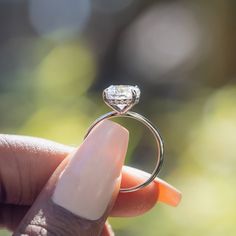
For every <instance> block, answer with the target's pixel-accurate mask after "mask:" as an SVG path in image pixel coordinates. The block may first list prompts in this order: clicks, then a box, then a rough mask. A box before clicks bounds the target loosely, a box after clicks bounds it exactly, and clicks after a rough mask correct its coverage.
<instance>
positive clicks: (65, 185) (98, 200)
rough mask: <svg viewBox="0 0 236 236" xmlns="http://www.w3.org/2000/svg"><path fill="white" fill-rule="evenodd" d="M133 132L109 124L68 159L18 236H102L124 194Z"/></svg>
mask: <svg viewBox="0 0 236 236" xmlns="http://www.w3.org/2000/svg"><path fill="white" fill-rule="evenodd" d="M127 146H128V131H127V130H125V129H124V128H123V127H121V126H120V125H118V124H115V123H113V122H111V121H104V122H102V123H101V124H100V125H98V126H97V127H95V129H94V130H93V131H92V133H91V134H90V135H89V136H88V137H87V138H86V140H85V141H84V142H83V144H82V145H81V146H80V147H79V148H78V149H77V150H76V151H75V152H74V153H72V154H71V155H70V157H69V158H66V159H65V161H63V162H62V164H61V165H60V166H59V167H58V168H57V170H56V171H55V172H54V174H53V175H52V177H51V178H50V180H49V181H48V183H47V185H46V186H45V188H44V189H43V191H42V192H41V194H40V195H39V197H38V198H37V200H36V201H35V203H34V204H33V206H32V207H31V208H30V210H29V211H28V213H27V214H26V216H25V217H24V219H23V220H22V222H21V224H20V226H19V227H18V229H17V230H16V232H15V233H14V235H25V234H26V235H60V236H70V235H73V236H76V235H84V236H87V235H100V233H101V232H102V230H103V228H104V225H105V221H106V219H107V217H108V215H109V212H110V210H111V208H112V206H113V204H114V201H115V199H116V196H117V194H118V191H119V188H120V180H121V177H120V176H121V169H122V166H123V162H124V158H125V154H126V150H127Z"/></svg>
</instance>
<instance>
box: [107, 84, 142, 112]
mask: <svg viewBox="0 0 236 236" xmlns="http://www.w3.org/2000/svg"><path fill="white" fill-rule="evenodd" d="M103 98H104V101H105V103H106V104H107V105H108V106H110V107H111V108H112V109H114V110H115V111H117V112H119V113H125V112H127V111H128V110H130V109H131V107H133V106H134V105H135V104H137V103H138V102H139V98H140V89H139V88H138V86H131V85H111V86H110V87H108V88H106V89H105V90H104V91H103Z"/></svg>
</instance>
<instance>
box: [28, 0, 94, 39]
mask: <svg viewBox="0 0 236 236" xmlns="http://www.w3.org/2000/svg"><path fill="white" fill-rule="evenodd" d="M90 7H91V6H90V1H87V0H41V1H37V0H30V2H29V15H30V20H31V23H32V25H33V26H34V28H35V30H36V31H37V32H38V33H39V35H41V36H43V37H49V38H52V39H54V40H65V39H71V38H73V37H75V36H76V35H77V34H78V33H80V32H81V31H82V30H83V29H84V28H85V26H86V23H87V21H88V19H89V16H90V10H91V9H90Z"/></svg>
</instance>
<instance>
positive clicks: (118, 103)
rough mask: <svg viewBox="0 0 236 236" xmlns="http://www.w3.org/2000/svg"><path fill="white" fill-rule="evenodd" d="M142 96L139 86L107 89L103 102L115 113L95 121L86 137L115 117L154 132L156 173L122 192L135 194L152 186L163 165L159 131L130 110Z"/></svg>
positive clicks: (104, 92)
mask: <svg viewBox="0 0 236 236" xmlns="http://www.w3.org/2000/svg"><path fill="white" fill-rule="evenodd" d="M140 94H141V93H140V89H139V88H138V86H131V85H111V86H109V87H108V88H106V89H105V90H104V91H103V100H104V102H105V103H106V104H107V105H108V106H109V107H111V108H112V109H113V111H112V112H109V113H106V114H105V115H103V116H101V117H99V118H98V119H97V120H95V122H94V123H93V124H92V125H91V126H90V128H89V129H88V132H87V134H86V135H85V138H86V137H87V136H88V134H89V133H90V132H91V130H92V129H93V128H94V127H95V126H96V125H97V124H98V123H100V122H101V121H103V120H106V119H111V118H114V117H128V118H133V119H135V120H138V121H140V122H141V123H143V124H144V125H145V126H146V127H148V129H149V130H150V131H151V132H152V134H153V136H154V138H155V141H156V144H157V163H156V166H155V169H154V171H153V172H152V174H151V175H150V177H149V178H148V179H147V180H146V181H145V182H144V183H142V184H140V185H137V186H134V187H130V188H121V189H120V192H134V191H137V190H139V189H141V188H144V187H145V186H147V185H148V184H150V183H151V182H152V181H153V180H154V179H155V178H156V176H157V175H158V173H159V172H160V169H161V166H162V163H163V142H162V139H161V136H160V134H159V133H158V131H157V129H156V128H155V127H154V125H153V124H152V123H151V122H150V121H149V120H148V119H147V118H145V117H144V116H142V115H140V114H138V113H135V112H131V111H130V109H131V108H132V107H133V106H134V105H136V104H137V103H138V102H139V98H140Z"/></svg>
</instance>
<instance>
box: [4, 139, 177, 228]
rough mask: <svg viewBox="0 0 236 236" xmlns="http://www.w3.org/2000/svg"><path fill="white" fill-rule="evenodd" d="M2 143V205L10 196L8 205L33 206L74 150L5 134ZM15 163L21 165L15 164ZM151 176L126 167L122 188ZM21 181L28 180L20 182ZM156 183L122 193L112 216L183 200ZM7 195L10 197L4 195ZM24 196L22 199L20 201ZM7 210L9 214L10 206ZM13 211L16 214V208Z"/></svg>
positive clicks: (143, 210) (39, 140) (129, 213)
mask: <svg viewBox="0 0 236 236" xmlns="http://www.w3.org/2000/svg"><path fill="white" fill-rule="evenodd" d="M0 140H1V141H0V202H1V199H3V198H1V196H2V195H5V196H8V197H7V199H8V201H7V202H8V203H13V204H16V203H18V202H21V203H24V204H27V205H30V204H31V203H32V202H33V201H34V200H35V198H36V197H37V195H38V193H39V192H40V191H41V189H42V186H44V185H45V183H46V181H47V180H48V178H49V177H50V176H51V174H52V172H53V171H54V170H55V168H56V167H57V166H58V165H59V164H60V163H61V161H62V160H63V159H64V158H65V156H66V155H67V154H68V152H69V151H71V150H73V148H70V147H67V146H64V145H61V144H58V143H55V142H51V141H47V140H43V139H38V138H29V137H22V136H11V135H4V136H0ZM3 140H4V141H3ZM15 162H18V164H17V165H15ZM18 167H20V168H18ZM26 167H27V168H26ZM19 176H20V177H21V178H19ZM147 177H148V174H147V173H145V172H142V171H138V170H137V169H134V168H124V169H123V177H122V187H125V186H126V187H128V186H134V185H137V184H140V183H141V182H144V181H145V179H146V178H147ZM21 179H22V180H26V181H19V180H21ZM29 180H30V181H29ZM154 182H155V183H156V184H155V186H154V184H153V183H151V184H150V185H149V186H148V187H146V188H144V189H143V190H140V191H137V192H134V193H126V194H119V196H118V198H117V201H116V204H115V206H114V209H113V210H112V215H113V216H135V215H139V214H142V213H144V212H146V211H147V210H149V209H150V208H151V207H153V206H154V205H155V203H156V200H158V201H162V202H165V203H167V204H170V205H177V204H178V202H179V201H180V197H181V195H180V193H179V191H177V190H176V189H175V188H173V187H172V186H170V185H168V184H167V183H165V182H164V181H161V180H160V179H156V180H155V181H154ZM1 183H2V184H1ZM1 186H2V187H1ZM3 186H5V187H3ZM1 189H2V190H3V189H5V191H1ZM3 192H5V193H6V194H2V193H3ZM20 196H21V200H19V197H20ZM137 206H139V207H137ZM5 209H6V212H7V207H5ZM4 212H5V211H2V215H4V214H5V213H4ZM10 212H12V213H14V209H11V210H10ZM6 214H8V213H6ZM11 218H14V217H11ZM1 223H2V221H1V218H0V224H1Z"/></svg>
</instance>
